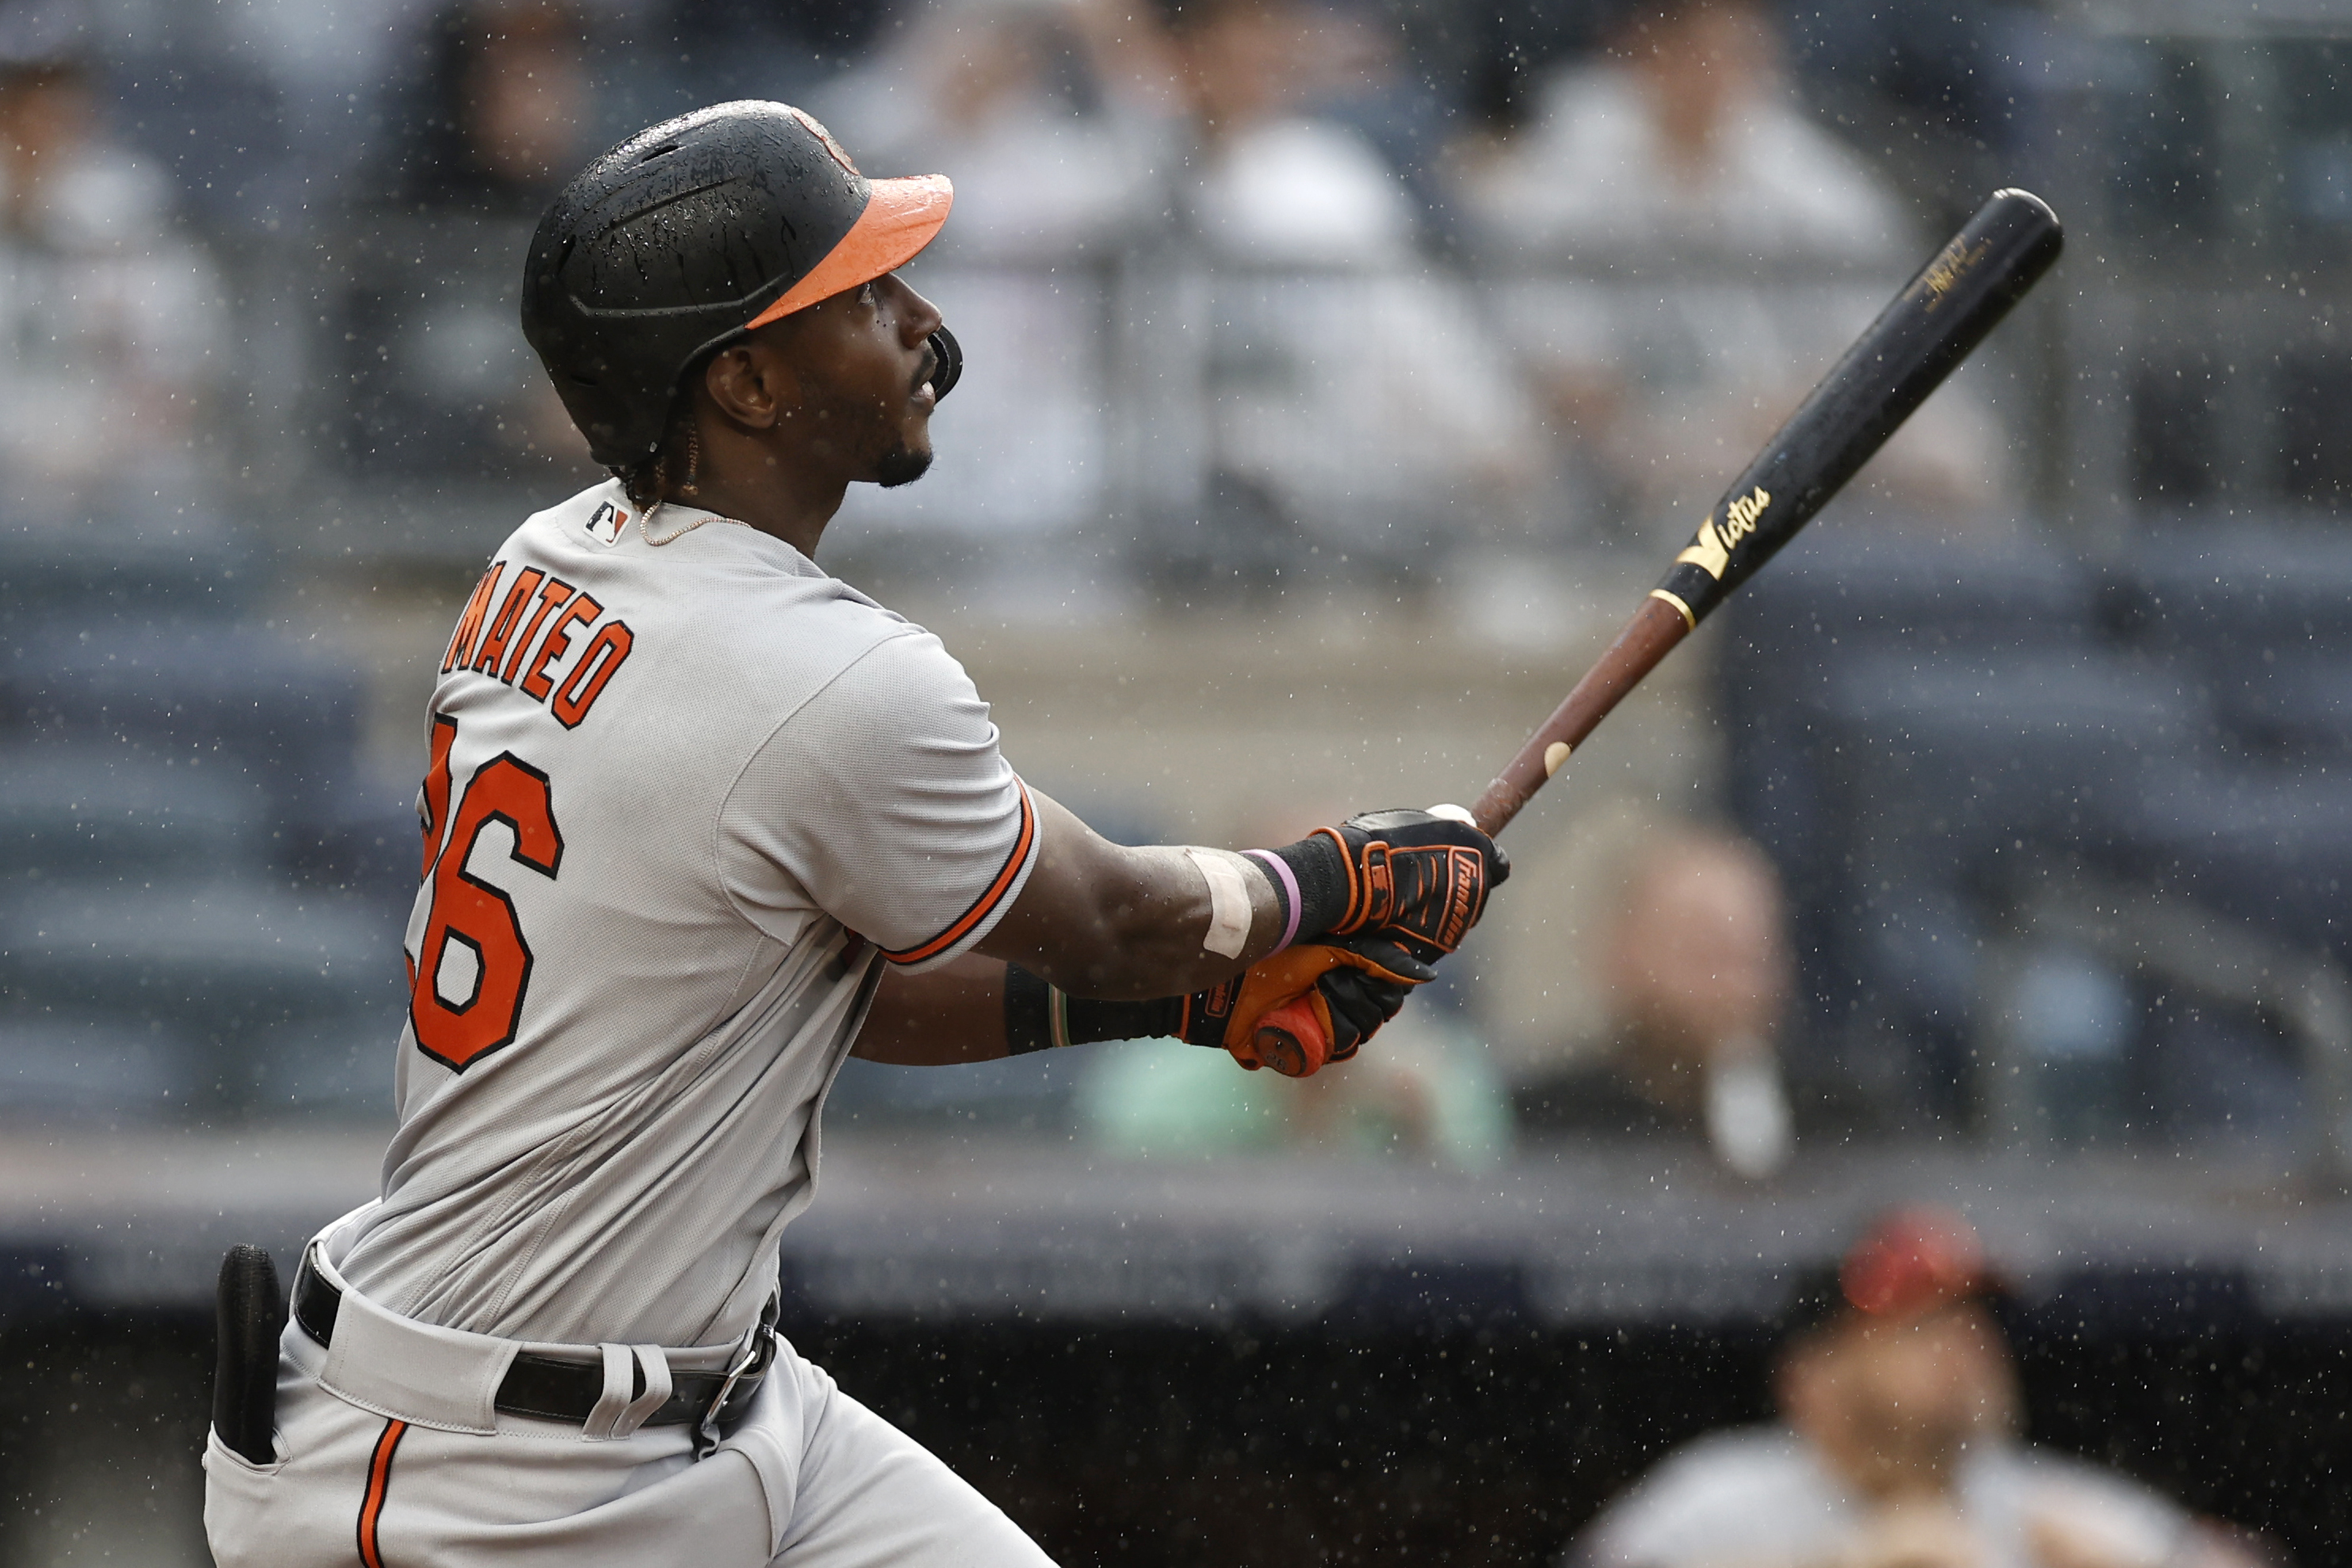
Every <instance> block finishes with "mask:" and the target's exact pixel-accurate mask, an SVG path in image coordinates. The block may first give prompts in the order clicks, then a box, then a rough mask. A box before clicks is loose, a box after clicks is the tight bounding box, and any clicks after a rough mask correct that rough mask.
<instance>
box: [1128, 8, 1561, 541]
mask: <svg viewBox="0 0 2352 1568" xmlns="http://www.w3.org/2000/svg"><path fill="white" fill-rule="evenodd" d="M1168 15H1169V18H1170V24H1171V36H1172V40H1173V55H1174V59H1175V64H1176V69H1177V77H1178V81H1179V84H1180V88H1181V102H1182V104H1183V106H1184V109H1185V111H1186V114H1187V116H1188V118H1189V121H1190V125H1189V144H1190V153H1189V156H1188V158H1187V159H1186V162H1185V165H1184V168H1183V171H1182V173H1181V177H1180V178H1178V179H1177V180H1176V182H1175V186H1176V189H1175V195H1174V206H1175V208H1176V211H1177V213H1178V214H1180V215H1181V219H1182V221H1183V225H1184V227H1185V229H1186V230H1187V231H1188V232H1187V239H1188V243H1189V246H1190V250H1189V253H1188V254H1186V255H1185V256H1182V257H1181V258H1179V257H1176V256H1170V257H1166V258H1161V259H1162V262H1163V266H1172V267H1174V269H1175V274H1174V276H1171V277H1163V278H1162V280H1161V286H1162V287H1164V288H1166V290H1167V294H1166V297H1165V298H1163V299H1162V300H1161V301H1160V304H1161V307H1162V308H1160V309H1159V310H1158V311H1156V312H1155V314H1154V319H1153V320H1152V321H1151V322H1150V324H1148V325H1147V326H1146V328H1145V329H1144V332H1143V338H1144V342H1143V345H1142V356H1141V367H1140V368H1141V369H1143V370H1144V371H1146V372H1147V373H1150V374H1153V375H1155V376H1156V377H1158V378H1161V379H1162V384H1163V385H1165V386H1167V387H1168V388H1170V389H1171V390H1176V389H1182V388H1187V387H1190V386H1197V387H1198V388H1199V396H1200V397H1201V399H1202V404H1203V405H1204V413H1203V411H1199V410H1182V409H1178V410H1173V411H1171V417H1170V418H1168V419H1165V420H1163V421H1161V422H1160V423H1159V424H1158V426H1157V427H1156V428H1155V429H1154V431H1153V433H1152V436H1153V439H1152V444H1151V446H1152V450H1150V452H1147V453H1146V454H1144V456H1145V458H1146V460H1147V461H1150V462H1159V463H1165V462H1171V461H1181V462H1184V463H1186V464H1187V465H1189V466H1190V467H1191V469H1192V473H1190V474H1189V475H1183V476H1176V475H1171V476H1169V480H1170V482H1169V483H1166V484H1157V485H1155V484H1153V483H1152V479H1153V477H1154V476H1151V475H1146V476H1144V482H1145V485H1146V486H1147V487H1146V488H1145V489H1144V491H1143V494H1144V496H1145V497H1146V503H1147V505H1146V509H1147V511H1156V512H1157V517H1155V518H1154V519H1153V520H1154V521H1155V522H1156V523H1157V525H1158V528H1157V538H1155V539H1154V541H1153V543H1154V546H1155V547H1156V549H1158V550H1160V552H1161V553H1162V554H1163V555H1164V556H1165V557H1166V558H1167V559H1168V562H1169V564H1171V565H1172V566H1173V567H1175V568H1176V569H1177V570H1178V572H1179V575H1180V578H1181V576H1183V575H1187V574H1198V575H1201V576H1203V577H1205V578H1206V579H1207V580H1208V581H1209V582H1211V583H1215V582H1223V583H1227V584H1230V583H1231V582H1232V581H1233V580H1234V578H1235V577H1236V576H1238V577H1240V578H1241V579H1242V580H1244V582H1248V581H1251V580H1257V581H1261V582H1271V581H1273V580H1276V579H1278V578H1279V577H1280V576H1281V574H1282V573H1283V572H1285V571H1289V572H1292V573H1296V572H1297V571H1298V570H1300V569H1301V567H1303V566H1304V565H1305V564H1306V563H1305V561H1304V559H1302V558H1303V557H1304V556H1305V555H1306V554H1307V552H1308V551H1310V550H1314V551H1318V552H1323V553H1325V554H1326V556H1327V559H1324V560H1322V561H1321V562H1319V563H1318V569H1317V570H1318V573H1328V572H1330V571H1333V570H1338V569H1339V568H1340V567H1341V566H1342V564H1343V563H1349V564H1355V565H1362V564H1366V563H1370V564H1371V565H1372V566H1374V567H1375V569H1386V570H1411V569H1414V568H1418V567H1420V566H1422V565H1423V564H1425V563H1426V562H1428V561H1429V560H1430V559H1433V557H1435V556H1437V555H1438V554H1439V553H1440V552H1442V550H1443V549H1444V548H1445V547H1447V546H1449V545H1451V544H1453V543H1455V542H1458V541H1459V540H1461V539H1462V538H1465V537H1467V536H1474V535H1475V534H1476V533H1477V532H1478V531H1479V530H1480V529H1482V528H1498V529H1501V530H1503V531H1505V532H1507V533H1508V532H1512V531H1515V530H1516V529H1517V528H1519V527H1521V526H1523V524H1524V518H1525V513H1526V510H1527V508H1528V507H1529V506H1530V505H1531V504H1532V501H1533V497H1532V494H1531V490H1530V486H1531V483H1532V480H1533V479H1534V477H1535V473H1536V468H1535V457H1536V452H1537V447H1536V442H1537V436H1538V430H1537V426H1536V423H1535V421H1534V419H1533V418H1532V416H1531V412H1530V410H1529V408H1528V404H1527V401H1526V399H1525V397H1524V395H1523V393H1522V391H1521V388H1520V384H1519V382H1518V379H1517V374H1516V372H1515V371H1514V370H1513V368H1512V367H1511V365H1510V364H1509V362H1508V361H1507V358H1506V356H1505V355H1504V354H1503V353H1502V351H1501V350H1500V347H1499V345H1498V344H1497V343H1496V341H1495V340H1494V339H1493V337H1492V336H1491V335H1490V333H1489V331H1488V330H1487V329H1486V325H1485V323H1484V321H1483V320H1482V319H1480V317H1479V315H1478V314H1477V312H1476V311H1475V310H1474V309H1473V308H1472V305H1471V301H1470V298H1469V296H1468V294H1467V292H1466V290H1465V287H1463V286H1462V285H1461V284H1460V283H1459V282H1458V281H1457V280H1455V279H1454V278H1451V277H1446V276H1444V275H1442V274H1440V273H1437V272H1434V271H1433V270H1432V269H1431V268H1430V267H1428V266H1427V265H1426V264H1425V263H1424V262H1423V259H1422V258H1421V256H1420V253H1419V251H1418V248H1417V244H1418V227H1419V222H1420V214H1419V212H1418V210H1417V208H1416V206H1415V204H1414V203H1413V201H1412V197H1411V196H1410V195H1409V193H1407V191H1406V189H1405V186H1404V184H1403V182H1402V180H1401V179H1400V178H1399V176H1398V175H1397V173H1396V172H1395V171H1394V170H1392V169H1391V168H1390V167H1389V166H1388V165H1387V164H1386V163H1385V162H1382V160H1381V156H1380V154H1379V153H1378V152H1376V151H1375V150H1374V148H1373V146H1372V144H1371V143H1370V141H1368V140H1366V139H1365V137H1364V136H1363V135H1362V133H1361V132H1360V131H1357V130H1356V129H1354V128H1352V127H1349V126H1348V125H1345V124H1342V123H1341V122H1339V120H1336V119H1333V118H1330V117H1328V116H1326V115H1321V114H1318V113H1315V112H1313V111H1312V105H1313V103H1314V102H1315V100H1316V99H1317V98H1318V96H1328V93H1329V91H1330V89H1331V88H1332V86H1333V84H1334V78H1335V75H1339V76H1344V75H1346V74H1348V73H1351V72H1352V73H1354V74H1357V75H1362V74H1365V73H1368V72H1371V71H1375V70H1379V69H1384V68H1388V65H1389V62H1388V61H1387V60H1386V58H1385V57H1384V46H1385V45H1386V42H1387V40H1386V37H1385V35H1384V34H1383V33H1382V32H1380V31H1378V30H1375V29H1373V28H1371V27H1370V26H1368V25H1365V24H1362V23H1360V22H1358V21H1356V20H1355V19H1354V18H1353V17H1352V16H1349V14H1347V13H1344V12H1339V11H1323V10H1318V9H1317V8H1314V7H1312V6H1309V5H1305V4H1302V3H1301V0H1168ZM1186 267H1191V268H1192V269H1195V270H1194V272H1193V273H1192V275H1189V276H1188V275H1187V274H1186V273H1185V271H1184V268H1186ZM1202 271H1204V272H1205V277H1203V276H1200V273H1201V272H1202ZM1180 368H1181V369H1182V370H1184V371H1186V372H1187V376H1188V378H1195V379H1186V380H1179V379H1177V378H1176V377H1175V376H1174V375H1173V374H1172V373H1171V372H1173V371H1177V370H1179V369H1180ZM1148 385H1149V383H1147V386H1148ZM1188 423H1190V424H1192V428H1191V429H1190V430H1189V431H1188V429H1187V426H1188ZM1203 476H1206V482H1205V486H1204V485H1203Z"/></svg>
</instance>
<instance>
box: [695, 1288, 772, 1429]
mask: <svg viewBox="0 0 2352 1568" xmlns="http://www.w3.org/2000/svg"><path fill="white" fill-rule="evenodd" d="M775 1359H776V1330H775V1325H774V1324H772V1323H769V1322H759V1323H754V1324H753V1325H752V1326H751V1333H749V1334H747V1335H745V1336H744V1339H743V1348H742V1350H741V1352H740V1354H737V1356H736V1357H735V1360H734V1363H733V1364H731V1365H730V1366H729V1367H728V1368H727V1375H725V1376H724V1377H722V1378H720V1379H719V1392H718V1393H716V1394H714V1395H712V1396H710V1404H709V1407H708V1408H706V1409H705V1410H704V1411H703V1412H702V1419H701V1420H700V1421H698V1422H697V1423H696V1425H695V1429H694V1430H695V1456H694V1457H695V1458H698V1459H706V1458H709V1457H710V1455H711V1453H712V1452H713V1451H714V1450H716V1449H717V1448H718V1447H719V1412H720V1411H721V1410H724V1409H725V1408H726V1407H727V1400H728V1396H730V1395H732V1394H733V1393H734V1392H735V1385H737V1384H739V1383H740V1382H742V1381H743V1380H744V1379H745V1378H747V1377H760V1376H761V1375H765V1374H766V1372H767V1370H768V1367H769V1365H770V1364H772V1363H773V1362H774V1360H775Z"/></svg>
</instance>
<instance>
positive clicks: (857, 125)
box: [815, 0, 1170, 265]
mask: <svg viewBox="0 0 2352 1568" xmlns="http://www.w3.org/2000/svg"><path fill="white" fill-rule="evenodd" d="M1169 103H1170V82H1169V79H1168V61H1167V55H1166V46H1165V41H1164V40H1163V39H1162V38H1161V37H1160V30H1159V27H1158V26H1157V24H1156V23H1155V22H1154V21H1153V20H1152V18H1151V16H1150V13H1149V12H1148V11H1147V12H1144V13H1142V14H1141V15H1140V16H1138V15H1137V14H1136V13H1134V12H1133V11H1132V10H1131V9H1130V8H1129V7H1126V6H1123V5H1118V4H1117V3H1116V0H948V3H946V4H943V5H938V6H935V7H933V8H931V9H929V10H928V11H925V12H922V13H920V14H919V15H918V16H915V17H914V18H913V19H912V20H911V21H910V22H909V24H908V26H907V27H906V29H905V30H904V32H903V34H902V35H901V36H900V37H899V38H898V41H897V42H895V43H894V44H893V45H892V46H891V47H890V48H889V49H887V51H885V52H884V53H883V54H882V55H880V56H879V57H877V58H875V59H873V60H871V61H869V62H868V63H866V65H863V66H861V67H859V68H856V69H853V70H851V71H849V72H847V73H846V74H845V75H844V76H842V77H841V78H838V79H836V80H835V82H833V83H832V84H830V85H829V86H828V88H827V89H825V90H824V92H823V93H822V94H821V95H820V96H819V98H818V99H817V100H816V103H815V107H816V109H817V110H818V112H819V115H820V118H822V119H823V120H824V121H825V123H826V124H827V125H828V126H830V127H831V128H832V129H833V130H834V131H835V134H836V135H837V136H839V137H841V138H842V139H843V140H844V141H845V142H846V143H847V144H848V145H850V146H853V147H856V148H858V149H859V150H860V156H861V158H862V159H863V160H864V161H865V162H867V163H870V164H872V165H873V166H874V167H875V168H876V169H877V170H880V171H884V172H894V173H895V172H908V171H914V170H918V169H919V170H921V171H923V172H932V171H937V172H941V173H945V174H947V175H948V176H949V177H950V178H951V179H953V180H954V181H955V188H956V209H955V221H954V222H953V223H952V224H950V225H949V226H948V227H947V228H946V230H944V231H943V232H942V233H941V234H940V239H939V242H938V245H939V249H938V251H937V253H936V255H933V256H930V259H932V260H934V261H960V262H971V261H991V262H993V261H1011V262H1026V263H1044V264H1046V265H1052V264H1055V263H1063V262H1068V261H1070V260H1073V259H1075V258H1076V257H1079V256H1089V255H1096V254H1100V253H1103V252H1106V251H1108V252H1111V253H1116V252H1117V251H1118V249H1119V248H1120V247H1122V246H1125V245H1127V244H1129V243H1130V241H1131V240H1132V239H1133V238H1134V236H1135V234H1136V231H1137V228H1138V226H1139V225H1145V224H1149V223H1151V222H1152V221H1154V220H1155V219H1156V217H1157V215H1158V213H1159V209H1160V190H1159V188H1158V181H1157V178H1156V175H1157V170H1158V168H1159V166H1160V163H1162V162H1164V161H1165V158H1166V156H1167V151H1168V131H1169V128H1168V126H1167V123H1166V116H1167V111H1168V108H1169Z"/></svg>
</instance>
